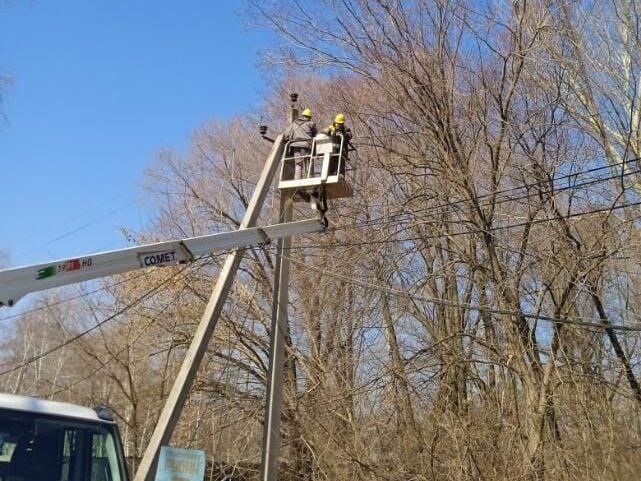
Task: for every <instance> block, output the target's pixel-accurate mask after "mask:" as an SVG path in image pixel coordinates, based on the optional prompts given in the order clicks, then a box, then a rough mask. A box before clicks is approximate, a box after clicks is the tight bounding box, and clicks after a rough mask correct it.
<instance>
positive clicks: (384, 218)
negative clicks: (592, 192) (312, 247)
mask: <svg viewBox="0 0 641 481" xmlns="http://www.w3.org/2000/svg"><path fill="white" fill-rule="evenodd" d="M638 161H639V159H636V158H635V159H630V160H627V161H623V162H619V163H617V164H608V165H605V166H600V167H594V168H592V169H588V170H585V171H582V172H575V173H572V174H565V175H562V176H558V177H553V178H551V179H545V180H541V181H538V182H532V183H528V184H523V185H520V186H516V187H511V188H509V189H503V190H498V191H496V192H490V193H487V194H482V195H479V196H476V197H475V198H474V199H460V200H457V201H453V202H450V203H447V204H439V205H435V206H428V207H423V208H420V209H414V210H412V211H411V212H407V211H404V210H403V211H400V212H397V213H392V214H388V215H385V216H380V217H378V218H374V219H369V220H366V221H363V222H361V223H354V224H342V225H338V226H335V227H330V230H337V229H342V228H344V227H354V228H358V227H362V226H368V225H371V224H374V223H378V222H379V221H389V220H392V219H394V218H398V217H402V216H412V215H415V214H416V213H435V214H437V215H438V214H439V213H445V210H447V212H451V208H452V207H457V206H459V205H461V204H466V203H468V202H472V201H475V202H479V201H483V200H486V199H492V198H493V197H494V196H504V195H505V194H508V193H510V192H515V191H519V190H524V189H525V190H530V189H532V188H534V187H541V186H545V185H550V183H551V184H552V185H554V183H555V182H557V181H560V180H564V179H572V178H577V179H578V178H579V177H580V176H583V175H586V174H590V173H594V172H598V171H601V170H610V169H612V168H614V167H618V166H624V165H626V164H627V163H630V162H638ZM639 173H641V170H634V171H628V172H623V173H620V174H619V173H617V174H612V175H611V176H609V177H597V178H593V179H589V180H586V181H584V182H581V183H579V184H571V185H567V186H563V187H559V188H556V189H549V190H547V191H543V192H540V191H537V192H533V193H527V194H524V195H521V196H519V197H504V198H503V199H498V200H496V201H494V202H492V203H491V204H489V203H488V204H483V203H480V204H479V207H485V206H488V205H493V204H502V203H505V202H514V201H518V200H524V199H529V198H531V197H535V196H538V195H541V194H542V195H546V194H552V193H557V192H564V191H567V190H572V189H579V188H584V187H587V186H589V185H594V184H597V183H600V182H607V181H610V180H617V179H621V178H624V177H628V176H630V175H634V174H639Z"/></svg>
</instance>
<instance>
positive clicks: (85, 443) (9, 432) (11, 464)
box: [0, 410, 123, 481]
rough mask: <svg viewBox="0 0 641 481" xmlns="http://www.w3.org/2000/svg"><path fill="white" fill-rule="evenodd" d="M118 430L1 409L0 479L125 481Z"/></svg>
mask: <svg viewBox="0 0 641 481" xmlns="http://www.w3.org/2000/svg"><path fill="white" fill-rule="evenodd" d="M117 449H118V448H117V444H116V441H115V438H114V430H113V429H112V427H111V426H110V425H108V424H105V423H100V422H97V423H92V422H82V421H75V420H67V419H65V418H60V417H55V416H46V415H40V414H34V413H28V412H20V411H11V410H0V481H8V480H11V481H46V480H52V481H123V478H122V470H121V465H120V463H121V458H120V457H119V456H118V451H117Z"/></svg>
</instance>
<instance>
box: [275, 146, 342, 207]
mask: <svg viewBox="0 0 641 481" xmlns="http://www.w3.org/2000/svg"><path fill="white" fill-rule="evenodd" d="M290 143H291V142H288V143H287V144H286V146H285V149H284V151H283V157H282V161H281V170H280V179H279V182H278V189H279V190H280V191H281V192H282V193H283V194H293V197H294V202H307V201H308V199H307V198H306V197H307V196H305V195H304V194H305V193H307V194H310V195H317V196H318V197H319V200H320V201H321V202H323V201H327V200H328V199H339V198H343V197H352V196H353V195H354V192H353V190H352V187H351V185H350V183H349V180H348V178H347V162H348V159H347V149H348V148H349V146H348V145H347V143H346V141H345V138H344V137H343V136H342V135H341V134H336V135H335V136H334V137H330V136H329V135H325V134H318V135H317V136H316V137H314V138H313V139H312V145H311V153H310V154H307V155H297V156H294V155H290V154H289V152H290V149H289V144H290ZM297 162H298V163H300V164H302V166H303V167H304V168H303V169H302V174H303V175H302V176H301V178H298V179H297V178H294V172H295V164H296V163H297Z"/></svg>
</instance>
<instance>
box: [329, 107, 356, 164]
mask: <svg viewBox="0 0 641 481" xmlns="http://www.w3.org/2000/svg"><path fill="white" fill-rule="evenodd" d="M323 133H324V134H326V135H329V136H330V137H332V139H334V144H335V145H336V149H335V152H336V153H338V151H339V150H340V154H341V155H340V157H341V159H340V162H339V158H338V156H337V155H336V156H332V159H331V161H330V163H329V175H336V174H337V171H338V166H339V164H340V173H341V175H345V168H346V162H347V160H348V158H347V153H348V152H349V142H350V140H352V131H351V130H350V128H349V127H347V126H346V125H345V114H338V115H337V116H336V117H335V118H334V122H333V123H332V124H331V125H329V126H328V127H327V128H326V129H325V130H323Z"/></svg>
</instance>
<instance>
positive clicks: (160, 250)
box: [0, 219, 324, 306]
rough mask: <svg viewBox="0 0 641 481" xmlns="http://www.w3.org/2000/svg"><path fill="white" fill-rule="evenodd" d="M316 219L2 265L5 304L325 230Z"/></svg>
mask: <svg viewBox="0 0 641 481" xmlns="http://www.w3.org/2000/svg"><path fill="white" fill-rule="evenodd" d="M323 230H324V226H323V224H322V223H321V222H320V221H319V220H316V219H310V220H301V221H297V222H287V223H284V224H275V225H270V226H267V227H262V228H261V227H251V228H246V229H239V230H237V231H234V232H225V233H222V234H212V235H205V236H200V237H190V238H188V239H181V240H172V241H164V242H157V243H155V244H146V245H142V246H138V247H128V248H125V249H119V250H114V251H108V252H101V253H97V254H88V255H85V256H82V257H72V258H70V259H62V260H58V261H52V262H46V263H44V264H36V265H32V266H25V267H16V268H13V269H4V270H0V306H3V305H7V306H12V305H13V304H14V303H16V302H17V301H18V300H19V299H20V298H21V297H23V296H25V295H26V294H29V293H31V292H36V291H42V290H44V289H49V288H52V287H59V286H64V285H68V284H74V283H76V282H82V281H88V280H90V279H97V278H99V277H105V276H111V275H114V274H122V273H124V272H129V271H133V270H136V269H145V268H147V267H163V266H175V265H177V264H184V263H187V262H191V261H193V260H194V259H195V258H198V257H200V256H202V255H204V254H208V253H210V252H213V251H223V250H227V249H236V248H239V247H247V246H249V245H253V244H261V243H267V242H269V241H271V240H272V239H276V238H280V237H287V236H291V235H297V234H308V233H312V232H321V231H323Z"/></svg>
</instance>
